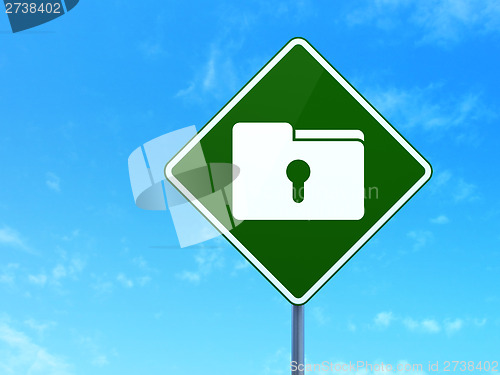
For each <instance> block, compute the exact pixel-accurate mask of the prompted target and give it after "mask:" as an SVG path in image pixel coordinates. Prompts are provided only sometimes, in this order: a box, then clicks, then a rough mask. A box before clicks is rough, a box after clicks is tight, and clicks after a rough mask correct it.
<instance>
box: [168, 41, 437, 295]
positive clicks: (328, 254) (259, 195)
mask: <svg viewBox="0 0 500 375" xmlns="http://www.w3.org/2000/svg"><path fill="white" fill-rule="evenodd" d="M224 165H226V166H228V165H229V166H230V167H229V168H211V167H210V166H219V167H220V166H224ZM207 166H209V167H208V168H207ZM193 171H195V172H193ZM431 174H432V169H431V166H430V165H429V163H428V162H427V161H426V160H425V159H424V158H423V157H422V156H421V155H420V154H419V153H418V152H417V151H416V150H415V149H414V148H413V147H412V146H411V145H410V144H409V143H408V142H407V141H406V140H405V139H404V138H403V137H402V136H401V135H400V134H399V133H398V132H397V131H396V130H395V129H394V128H393V127H392V126H391V125H390V124H389V123H388V122H387V120H385V119H384V118H383V117H382V116H381V115H380V114H379V113H378V112H377V110H376V109H375V108H374V107H373V106H372V105H371V104H370V103H368V101H367V100H366V99H364V98H363V97H362V96H361V95H360V94H359V93H358V92H357V91H356V90H355V89H354V88H353V87H352V86H351V85H350V84H349V83H348V82H347V81H346V80H345V79H344V78H343V77H342V76H341V75H340V74H339V73H338V72H337V71H336V70H335V69H334V68H333V67H332V66H331V65H330V64H329V63H328V62H327V61H326V60H325V59H324V58H323V57H322V56H321V55H320V54H319V53H318V52H317V51H316V50H315V49H314V48H313V47H312V46H311V45H310V44H309V43H308V42H307V41H305V40H304V39H300V38H297V39H292V40H291V41H290V42H289V43H288V44H287V45H286V46H285V47H283V49H282V50H281V51H279V52H278V54H277V55H276V56H274V57H273V58H272V59H271V61H269V62H268V63H267V64H266V65H265V66H264V68H262V70H261V71H259V72H258V73H257V74H256V75H255V76H254V77H253V78H252V79H251V80H250V82H248V83H247V84H246V85H245V86H244V87H243V88H242V89H241V90H240V92H238V93H237V94H236V96H234V97H233V98H232V99H231V100H230V101H229V102H228V103H227V104H226V105H225V106H224V107H223V108H222V109H221V110H220V111H219V113H217V114H216V115H215V116H214V117H213V118H212V119H211V120H210V121H209V122H208V123H207V124H206V125H205V126H204V127H203V129H201V130H200V132H199V133H198V134H197V135H196V136H195V137H194V138H193V139H192V140H191V141H190V142H188V144H187V145H186V146H185V147H184V148H183V149H182V150H181V151H179V153H178V154H177V155H176V156H175V157H174V158H173V159H172V160H171V161H170V162H169V163H168V164H167V166H166V167H165V175H166V177H167V179H168V180H169V181H170V182H171V183H172V184H173V185H174V186H175V187H176V188H177V189H178V190H179V191H180V192H181V193H182V194H183V195H184V196H185V197H186V198H187V199H188V200H190V201H191V202H192V204H193V205H194V206H195V207H196V208H197V209H198V210H199V211H200V212H201V213H202V214H203V215H204V216H205V217H206V218H207V219H208V220H209V221H210V222H211V223H212V224H213V225H214V226H215V227H216V228H217V229H218V230H219V231H220V232H221V233H222V235H223V236H224V237H226V238H227V240H228V241H229V242H231V243H232V244H233V245H234V246H235V247H236V248H237V249H238V250H239V251H240V252H241V254H242V255H243V256H244V257H245V258H246V259H247V260H248V261H249V262H250V263H252V264H253V265H254V266H255V267H256V268H257V269H258V270H259V272H260V273H261V274H262V275H264V277H266V278H267V279H268V280H269V281H270V282H271V283H272V284H273V285H274V286H275V287H276V288H277V289H278V290H279V291H280V292H281V293H282V294H283V296H284V297H285V298H287V299H288V300H289V301H290V302H291V303H293V304H297V305H300V304H304V303H306V302H307V301H308V300H309V299H310V298H311V297H312V296H313V295H314V294H315V293H316V292H317V291H318V290H319V289H320V288H321V287H322V286H323V285H324V284H325V283H326V282H327V281H328V280H329V279H330V278H331V277H332V276H333V275H334V274H335V273H336V272H337V271H338V270H339V269H340V268H341V267H342V266H343V265H344V264H345V263H346V262H347V261H348V260H349V259H350V258H351V257H352V256H353V255H354V254H355V253H356V252H357V251H358V250H359V249H360V248H361V247H362V246H363V245H364V244H365V243H366V242H367V241H368V240H369V239H370V238H371V237H372V236H373V235H374V234H375V233H376V232H377V231H378V230H379V229H380V228H381V227H382V226H383V225H384V224H385V223H386V222H387V221H388V220H389V219H390V218H391V217H392V216H393V215H394V214H395V213H396V212H397V211H398V210H399V209H400V208H401V207H402V206H403V205H404V204H405V203H406V202H407V201H408V200H409V199H410V198H411V197H412V196H413V195H414V194H415V193H416V192H417V191H418V190H419V189H420V188H421V187H422V186H423V185H424V184H425V183H426V182H427V181H428V180H429V178H430V177H431ZM219 181H225V182H226V183H224V184H220V183H219ZM227 181H229V182H230V183H229V184H228V183H227ZM219 185H220V186H219ZM217 191H219V192H220V194H219V195H218V198H217V194H210V193H212V192H217Z"/></svg>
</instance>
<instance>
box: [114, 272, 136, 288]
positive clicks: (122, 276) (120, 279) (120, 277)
mask: <svg viewBox="0 0 500 375" xmlns="http://www.w3.org/2000/svg"><path fill="white" fill-rule="evenodd" d="M116 280H117V281H118V282H119V283H120V284H122V285H123V286H124V287H125V288H132V287H133V286H134V282H133V281H132V280H131V279H129V278H128V277H127V276H125V274H123V273H120V274H118V276H117V277H116Z"/></svg>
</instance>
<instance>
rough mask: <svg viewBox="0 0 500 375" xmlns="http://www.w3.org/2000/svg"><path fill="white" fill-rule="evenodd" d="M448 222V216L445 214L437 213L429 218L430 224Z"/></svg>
mask: <svg viewBox="0 0 500 375" xmlns="http://www.w3.org/2000/svg"><path fill="white" fill-rule="evenodd" d="M449 222H450V219H448V216H446V215H439V216H436V217H435V218H433V219H431V223H432V224H448V223H449Z"/></svg>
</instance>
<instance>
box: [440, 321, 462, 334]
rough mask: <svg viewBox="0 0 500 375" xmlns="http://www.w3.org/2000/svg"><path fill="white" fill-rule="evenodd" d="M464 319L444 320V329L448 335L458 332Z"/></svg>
mask: <svg viewBox="0 0 500 375" xmlns="http://www.w3.org/2000/svg"><path fill="white" fill-rule="evenodd" d="M463 325H464V321H463V320H462V319H459V318H457V319H455V320H446V321H445V322H444V329H445V331H446V333H448V334H449V335H451V334H453V333H455V332H458V331H460V330H461V329H462V327H463Z"/></svg>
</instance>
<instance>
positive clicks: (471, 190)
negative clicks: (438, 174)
mask: <svg viewBox="0 0 500 375" xmlns="http://www.w3.org/2000/svg"><path fill="white" fill-rule="evenodd" d="M453 198H454V199H455V202H462V201H469V202H471V201H474V200H476V199H478V198H479V196H478V195H477V186H476V185H474V184H470V183H467V182H465V181H464V180H463V179H459V180H458V182H457V184H456V186H455V190H454V193H453Z"/></svg>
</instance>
